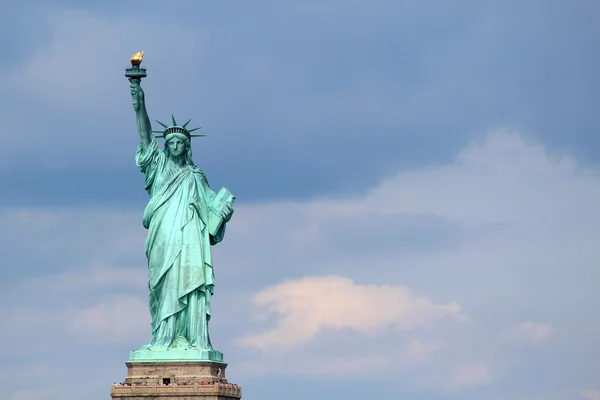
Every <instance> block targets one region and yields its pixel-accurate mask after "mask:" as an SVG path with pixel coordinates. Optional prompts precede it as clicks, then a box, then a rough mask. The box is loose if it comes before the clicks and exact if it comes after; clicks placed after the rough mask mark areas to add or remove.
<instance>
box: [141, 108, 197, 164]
mask: <svg viewBox="0 0 600 400" xmlns="http://www.w3.org/2000/svg"><path fill="white" fill-rule="evenodd" d="M171 118H172V119H173V125H171V126H167V125H165V124H163V123H162V122H160V121H156V122H158V123H159V124H160V125H162V126H163V128H165V130H164V131H152V132H155V133H160V134H161V135H157V137H161V136H162V137H163V138H164V139H165V149H164V152H165V154H166V155H167V156H175V157H179V156H182V155H185V158H186V162H187V163H188V164H190V165H194V163H193V162H192V146H191V144H190V142H191V139H192V137H198V136H205V135H192V134H191V133H192V132H194V131H196V130H198V129H200V128H194V129H187V125H188V124H189V123H190V121H191V120H189V121H188V122H186V123H185V124H183V125H181V126H180V125H177V122H176V121H175V117H173V116H171Z"/></svg>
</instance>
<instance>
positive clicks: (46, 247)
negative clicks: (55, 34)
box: [0, 130, 600, 399]
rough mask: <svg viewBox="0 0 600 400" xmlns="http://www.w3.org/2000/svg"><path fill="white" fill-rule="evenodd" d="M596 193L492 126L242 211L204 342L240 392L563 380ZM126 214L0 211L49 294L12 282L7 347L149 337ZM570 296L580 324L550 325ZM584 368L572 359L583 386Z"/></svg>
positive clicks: (9, 246)
mask: <svg viewBox="0 0 600 400" xmlns="http://www.w3.org/2000/svg"><path fill="white" fill-rule="evenodd" d="M598 187H600V177H599V175H598V171H597V170H596V169H593V168H586V167H583V166H582V165H580V164H579V163H578V162H576V161H575V160H574V159H572V158H570V157H568V156H560V155H555V154H551V153H549V152H548V151H547V149H545V148H544V146H542V145H541V144H539V143H537V142H535V141H532V140H529V139H527V138H525V137H523V136H522V135H519V134H518V133H515V132H511V131H507V130H497V131H493V132H491V133H490V134H488V135H486V136H484V137H482V138H480V140H478V141H476V142H474V143H471V144H470V145H468V146H466V147H465V148H464V149H463V150H462V151H461V152H459V153H458V154H457V157H456V158H455V159H454V160H453V161H452V162H448V163H446V164H442V165H434V166H429V167H424V168H420V169H413V170H402V171H399V172H398V173H397V174H395V175H392V176H389V177H387V178H385V179H382V180H381V181H379V182H374V183H373V187H372V188H371V189H370V190H368V191H367V192H365V193H363V194H362V195H359V196H347V197H341V198H335V199H333V198H319V199H313V200H311V201H304V202H293V201H287V202H270V203H264V204H248V203H244V202H243V201H241V202H240V203H239V204H238V206H237V209H236V214H235V216H234V219H233V220H232V221H231V223H230V224H229V226H228V230H227V236H226V239H225V241H224V242H223V243H221V244H219V245H218V246H216V247H214V248H213V250H214V264H215V274H216V276H217V278H216V279H217V287H216V292H215V297H214V298H213V303H214V310H213V313H214V318H213V320H211V323H212V322H213V321H214V322H215V324H213V328H215V329H216V331H215V332H218V333H217V334H215V337H216V338H217V339H218V340H219V341H220V346H222V347H220V349H221V350H223V349H225V350H226V352H227V354H228V357H229V359H230V363H231V365H232V367H233V366H235V367H234V368H238V371H239V373H240V374H241V376H243V377H248V379H250V378H249V377H261V376H267V375H269V376H275V375H277V376H288V377H289V376H304V377H311V378H314V377H318V376H327V377H332V378H336V379H343V378H347V377H350V376H357V374H358V372H357V371H358V370H359V369H360V368H361V367H360V366H361V365H366V366H368V367H369V369H370V370H371V371H374V372H376V373H377V376H378V379H382V380H387V381H390V382H392V381H394V382H402V385H405V386H406V387H414V386H415V385H417V386H419V387H423V388H426V390H428V391H454V392H457V391H460V392H461V393H463V394H464V398H465V399H467V398H469V396H471V395H472V396H475V395H476V394H477V393H478V392H477V391H478V390H479V389H477V388H478V387H485V386H486V385H489V386H491V385H496V384H498V385H500V384H501V383H502V384H503V385H508V384H509V383H510V384H515V385H518V384H519V379H521V376H523V374H522V372H523V370H524V369H529V368H536V369H539V370H543V371H545V372H546V373H547V374H548V375H550V376H556V377H558V376H559V375H560V371H559V368H557V367H554V366H555V365H561V362H560V360H562V359H564V357H565V355H566V353H565V350H564V348H571V349H572V350H573V351H575V352H577V351H579V352H581V353H577V354H590V353H592V352H593V351H594V349H595V348H596V347H597V345H596V341H595V339H593V338H591V337H590V335H589V332H596V331H598V330H600V326H599V325H598V322H596V321H595V320H590V319H589V318H587V317H586V315H592V314H593V312H594V310H595V309H596V308H597V307H598V306H600V304H597V301H595V300H594V299H595V297H594V296H593V293H595V291H596V287H595V286H594V284H593V282H595V281H596V280H595V274H596V272H595V271H596V265H595V264H594V262H593V260H594V259H597V257H598V256H600V253H599V249H598V246H597V243H598V239H599V238H600V231H598V226H600V223H598V222H600V211H598V208H597V207H596V204H598V203H600V190H599V189H598ZM138 206H139V209H137V210H136V211H129V210H120V211H109V210H106V209H98V208H93V207H88V208H86V209H80V210H72V209H70V210H66V209H63V210H52V209H37V210H31V209H25V208H20V209H17V210H15V209H5V210H4V211H3V213H2V214H1V215H0V218H1V222H2V224H3V225H6V226H11V227H13V228H12V230H11V232H10V235H5V236H3V237H2V242H1V243H0V251H1V252H2V253H3V254H5V255H6V257H5V265H7V266H10V265H17V264H16V263H17V262H19V263H20V264H19V265H39V267H38V268H44V270H45V271H46V272H45V273H44V277H45V280H46V281H47V282H48V283H51V284H52V285H53V286H55V288H56V289H55V290H53V291H52V293H53V295H52V296H49V295H47V296H45V297H44V293H46V294H47V292H43V291H41V290H39V288H40V286H39V285H40V279H39V278H33V279H32V278H31V275H30V274H27V273H26V271H27V270H24V269H18V268H14V269H9V272H10V274H11V276H13V279H12V280H11V282H12V284H11V285H10V287H7V288H6V290H5V291H4V292H3V293H2V295H3V296H7V294H12V295H14V297H12V298H13V299H14V298H17V294H19V293H29V295H28V296H27V298H26V299H25V300H24V302H23V303H22V304H21V306H20V307H18V308H11V309H7V310H6V311H5V315H6V318H7V321H11V322H10V324H11V325H15V326H22V327H23V328H24V329H23V332H24V335H22V334H20V332H19V335H16V334H13V335H12V336H6V337H5V336H3V339H6V340H9V341H10V342H14V343H19V344H25V343H28V344H29V342H30V344H29V345H28V346H24V345H22V346H17V347H18V348H19V354H24V353H26V352H27V351H30V352H35V353H36V355H37V356H39V357H40V359H42V358H43V357H46V356H48V354H49V352H50V351H53V350H51V348H50V347H48V346H47V342H44V341H39V340H37V339H36V338H35V337H33V336H31V337H30V336H28V333H27V332H38V331H39V329H40V327H43V329H44V330H45V332H46V333H47V339H45V340H47V341H52V342H53V343H54V344H55V346H58V348H60V346H61V343H63V342H64V341H65V340H66V339H71V340H72V339H73V338H75V339H77V340H78V341H88V342H92V343H97V344H101V343H103V345H104V347H103V348H105V349H107V351H109V349H111V348H112V349H118V348H119V347H118V346H126V349H125V350H129V349H130V348H133V347H134V346H139V345H140V344H142V343H143V340H145V339H147V338H148V337H149V332H148V329H149V323H148V321H147V320H144V319H143V318H144V317H143V315H147V314H143V313H147V310H146V309H147V304H146V298H145V297H146V293H145V289H143V288H142V285H145V283H146V278H145V276H143V275H144V273H145V259H144V256H143V247H144V241H143V236H144V230H143V228H141V226H140V224H139V222H140V221H139V219H140V215H141V210H142V209H143V204H139V205H137V206H136V207H138ZM31 242H36V243H40V246H39V254H33V252H31V251H28V249H29V248H30V246H29V243H31ZM65 255H67V256H65ZM138 266H139V267H138ZM138 268H139V269H138ZM134 271H135V272H134ZM137 271H139V272H137ZM142 271H144V272H142ZM138 277H139V279H140V280H141V281H142V282H141V283H139V282H138ZM5 282H8V280H7V281H5ZM34 283H35V285H36V286H34V288H35V291H34V293H31V292H30V291H28V290H27V289H28V287H29V285H33V284H34ZM5 286H9V285H8V284H6V283H5ZM61 288H63V289H62V290H61ZM38 292H39V293H38ZM59 292H63V294H64V295H62V296H61V295H56V296H55V295H54V293H59ZM557 293H560V294H561V296H557ZM138 295H139V296H138ZM6 298H8V297H6ZM18 298H23V297H22V296H21V297H18ZM253 299H254V301H255V302H253ZM565 299H567V300H568V304H569V306H570V307H571V308H572V309H573V310H579V312H572V313H556V312H555V311H554V310H557V309H559V308H560V307H564V304H565ZM4 303H5V302H3V304H4ZM7 304H8V303H7ZM459 305H460V306H459ZM52 309H55V310H58V312H59V314H61V313H62V314H64V315H66V316H68V317H70V319H60V318H59V319H58V321H63V322H64V321H77V322H71V323H64V324H54V325H53V324H52V317H53V316H54V315H55V314H52V313H51V312H49V311H50V310H52ZM560 309H562V308H560ZM127 310H134V311H133V312H135V315H136V318H131V314H130V313H131V312H132V311H127ZM466 315H468V316H469V318H470V319H469V321H465V322H462V323H459V322H460V321H461V320H462V319H464V317H465V316H466ZM138 316H139V317H140V318H138ZM261 316H262V318H261ZM17 317H18V318H17ZM15 318H17V319H15ZM61 318H63V316H61ZM128 319H131V321H128ZM225 327H226V329H225ZM144 332H146V333H144ZM507 332H508V333H510V335H509V334H508V333H507ZM554 332H560V335H554ZM9 333H10V332H9ZM2 334H3V335H8V333H6V332H2ZM503 335H509V336H510V338H511V341H512V340H514V341H517V342H519V343H521V344H522V346H518V348H517V346H513V345H512V344H509V343H508V342H506V341H504V342H503V341H499V340H498V338H499V337H503ZM65 338H66V339H65ZM236 339H238V340H239V342H238V343H239V344H242V345H243V346H241V347H239V346H238V347H234V346H233V342H234V341H235V340H236ZM549 339H552V340H549ZM561 340H563V341H566V340H568V341H569V343H571V345H570V347H565V346H562V345H561V342H560V341H561ZM544 341H545V342H546V343H547V345H545V346H544V347H543V348H540V347H537V346H528V344H535V343H538V342H544ZM38 342H39V344H38ZM57 343H58V344H57ZM63 345H64V344H63ZM23 349H26V350H23ZM263 349H268V350H277V351H263ZM356 349H360V351H359V352H358V353H357V350H356ZM8 350H10V349H8ZM8 350H6V351H8ZM125 350H123V351H125ZM517 350H518V351H517ZM541 350H543V351H541ZM115 351H116V350H115ZM290 359H293V360H294V363H290V362H289V360H290ZM257 360H260V361H257ZM586 362H587V361H585V360H583V361H582V360H581V359H576V360H575V359H574V360H573V361H572V367H573V369H578V370H579V371H580V374H579V375H580V376H582V377H581V378H580V379H581V381H583V380H584V379H588V378H589V377H588V375H589V373H588V372H586V371H589V370H590V369H589V368H588V367H587V364H586ZM586 374H587V375H586ZM532 379H534V378H532ZM557 379H558V378H557ZM589 379H591V378H589ZM507 382H508V383H507ZM589 382H590V383H592V384H593V383H594V382H595V381H593V380H589ZM531 384H532V385H537V386H538V387H540V388H544V387H546V386H545V385H547V383H544V382H542V381H541V380H540V381H536V382H532V383H531ZM562 384H563V385H564V388H566V389H569V390H571V391H572V393H574V392H576V391H577V388H580V387H582V384H581V382H580V381H577V382H576V381H575V380H573V379H568V380H566V381H565V382H564V383H562ZM546 392H548V390H540V393H546ZM461 396H462V394H461ZM515 396H516V395H515Z"/></svg>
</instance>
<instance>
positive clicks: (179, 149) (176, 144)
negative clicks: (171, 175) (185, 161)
mask: <svg viewBox="0 0 600 400" xmlns="http://www.w3.org/2000/svg"><path fill="white" fill-rule="evenodd" d="M167 146H169V153H170V154H171V155H172V156H174V157H179V156H182V155H184V154H185V152H186V151H187V146H186V144H185V142H184V141H183V140H182V139H180V138H178V137H174V138H171V139H169V141H168V142H167Z"/></svg>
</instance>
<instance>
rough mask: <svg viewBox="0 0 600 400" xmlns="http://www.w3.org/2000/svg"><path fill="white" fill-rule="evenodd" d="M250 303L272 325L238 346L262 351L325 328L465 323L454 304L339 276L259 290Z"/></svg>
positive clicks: (377, 329) (376, 329)
mask: <svg viewBox="0 0 600 400" xmlns="http://www.w3.org/2000/svg"><path fill="white" fill-rule="evenodd" d="M254 302H255V304H256V306H257V307H259V308H261V309H262V310H264V312H265V313H275V314H276V317H277V322H276V324H275V327H273V328H271V329H268V330H267V331H265V332H262V333H259V334H256V335H250V336H246V337H244V338H241V339H239V344H240V345H242V346H250V347H255V348H258V349H261V350H268V349H291V348H295V347H298V346H302V345H304V344H306V343H307V342H309V341H310V340H311V339H313V338H314V337H315V336H316V335H317V334H318V333H319V332H320V331H322V330H325V329H335V330H339V329H344V328H349V329H352V330H356V331H359V332H361V333H363V334H367V335H372V334H382V333H384V332H385V331H387V330H390V329H391V330H395V331H399V332H402V331H409V330H415V329H422V328H425V327H429V325H431V324H432V323H433V322H435V321H436V320H440V319H444V318H450V319H454V320H455V321H465V320H467V319H468V317H467V316H466V315H465V314H464V313H462V312H461V307H460V306H459V305H458V304H456V303H449V304H435V303H433V302H432V301H431V300H430V299H429V298H427V297H425V296H418V295H415V294H413V293H412V291H411V290H410V288H408V287H405V286H391V285H385V286H377V285H358V284H355V283H354V282H353V281H352V280H351V279H348V278H344V277H340V276H328V277H308V278H303V279H300V280H293V281H288V282H284V283H282V284H280V285H277V286H273V287H269V288H266V289H264V290H262V291H261V292H259V293H258V294H256V295H255V296H254ZM415 351H418V349H416V348H415Z"/></svg>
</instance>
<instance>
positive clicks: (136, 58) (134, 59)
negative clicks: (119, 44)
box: [131, 51, 144, 65]
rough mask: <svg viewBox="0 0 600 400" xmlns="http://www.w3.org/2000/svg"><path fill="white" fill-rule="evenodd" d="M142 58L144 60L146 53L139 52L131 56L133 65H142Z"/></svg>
mask: <svg viewBox="0 0 600 400" xmlns="http://www.w3.org/2000/svg"><path fill="white" fill-rule="evenodd" d="M142 58H144V52H143V51H139V52H137V53H135V54H134V55H133V56H131V65H140V64H141V63H142Z"/></svg>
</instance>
